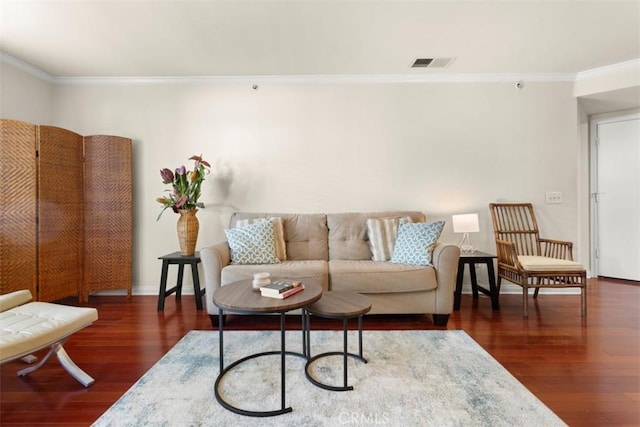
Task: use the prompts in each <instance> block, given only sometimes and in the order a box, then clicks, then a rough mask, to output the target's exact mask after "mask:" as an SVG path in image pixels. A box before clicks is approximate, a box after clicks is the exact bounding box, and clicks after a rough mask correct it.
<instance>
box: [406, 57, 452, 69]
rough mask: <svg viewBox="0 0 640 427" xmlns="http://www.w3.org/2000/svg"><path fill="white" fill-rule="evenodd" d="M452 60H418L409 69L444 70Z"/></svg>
mask: <svg viewBox="0 0 640 427" xmlns="http://www.w3.org/2000/svg"><path fill="white" fill-rule="evenodd" d="M453 60H454V58H418V59H416V60H415V61H414V62H413V64H412V65H411V68H445V67H448V66H449V64H451V63H452V62H453Z"/></svg>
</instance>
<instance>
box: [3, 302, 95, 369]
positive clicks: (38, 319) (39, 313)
mask: <svg viewBox="0 0 640 427" xmlns="http://www.w3.org/2000/svg"><path fill="white" fill-rule="evenodd" d="M97 319H98V311H97V310H96V309H95V308H90V307H71V306H66V305H59V304H52V303H47V302H30V303H28V304H24V305H21V306H18V307H13V308H11V309H10V310H6V311H3V312H1V313H0V363H4V362H8V361H10V360H14V359H18V358H20V357H23V356H26V355H27V354H30V353H32V352H34V351H37V350H39V349H41V348H44V347H48V346H50V345H51V344H53V343H55V342H57V341H59V340H61V339H63V338H65V337H67V336H69V335H71V334H73V333H74V332H76V331H78V330H80V329H82V328H84V327H86V326H89V325H90V324H91V323H93V322H94V321H95V320H97Z"/></svg>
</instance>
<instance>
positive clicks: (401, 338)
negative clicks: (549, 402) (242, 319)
mask: <svg viewBox="0 0 640 427" xmlns="http://www.w3.org/2000/svg"><path fill="white" fill-rule="evenodd" d="M286 334H287V335H286V343H287V350H291V351H301V347H302V344H301V333H300V331H290V332H287V333H286ZM363 341H364V357H365V358H367V359H368V361H369V362H368V363H366V364H365V363H362V362H360V361H357V360H356V359H352V358H349V363H348V376H349V384H350V385H352V386H353V387H354V390H352V391H344V392H337V391H328V390H324V389H322V388H319V387H317V386H315V385H313V384H311V383H310V382H309V381H308V380H307V378H306V377H305V374H304V364H305V361H304V359H303V358H301V357H297V356H287V357H286V402H287V405H290V406H292V407H293V411H292V412H290V413H288V414H284V415H280V416H276V417H266V418H251V417H247V416H243V415H238V414H235V413H233V412H230V411H228V410H226V409H224V408H223V407H222V406H220V404H218V402H217V401H216V399H215V394H214V383H215V380H216V377H217V374H218V368H219V359H218V333H217V332H214V331H191V332H189V333H188V334H187V335H185V336H184V337H183V338H182V340H180V341H179V342H178V343H177V344H176V345H175V346H174V347H173V348H172V349H171V350H170V351H169V352H168V353H167V354H166V355H165V356H164V357H163V358H162V359H161V360H160V361H158V363H156V365H154V366H153V367H152V368H151V369H150V370H149V371H148V372H147V373H146V374H145V375H144V376H143V377H142V378H141V379H140V380H139V381H138V382H137V383H136V384H134V385H133V386H132V387H131V388H130V389H129V390H128V391H127V392H126V393H125V394H124V395H123V396H122V397H121V398H120V399H119V400H118V401H117V402H116V403H115V404H114V405H113V406H112V407H111V408H109V409H108V410H107V412H105V413H104V414H103V415H102V416H101V417H100V418H99V419H98V420H97V421H96V422H95V424H94V426H118V427H121V426H142V425H144V426H332V427H333V426H340V425H386V426H492V427H495V426H547V427H549V426H560V425H562V426H563V425H565V424H564V423H563V422H562V420H561V419H560V418H558V417H557V416H556V415H555V414H554V413H553V412H552V411H551V410H550V409H549V408H547V407H546V406H545V405H544V404H543V403H542V402H540V400H538V399H537V398H536V397H535V396H534V395H533V394H532V393H531V392H529V391H528V390H527V389H526V388H525V387H524V386H523V385H522V384H521V383H520V382H518V380H516V379H515V378H514V377H513V376H512V375H511V374H510V373H509V372H508V371H506V370H505V369H504V368H503V367H502V366H501V365H500V364H499V363H498V362H497V361H496V360H495V359H493V358H492V357H491V356H490V355H489V354H488V353H487V352H486V351H485V350H484V349H482V347H480V345H478V344H477V343H476V342H475V341H474V340H473V339H471V338H470V337H469V336H468V335H467V334H466V333H465V332H463V331H364V332H363ZM357 343H358V339H357V332H355V331H353V332H352V331H350V332H349V351H352V352H354V353H357ZM279 345H280V339H279V332H274V331H229V332H225V336H224V348H225V353H224V358H225V366H227V365H229V364H230V363H231V362H232V361H234V360H236V359H239V358H241V357H244V356H247V355H249V354H252V353H257V352H262V351H272V350H278V349H279ZM341 349H342V332H341V331H312V333H311V350H312V354H318V353H321V352H327V351H335V350H341ZM279 368H280V357H279V356H264V357H258V358H255V359H250V360H248V361H246V362H244V363H242V364H240V365H238V366H237V367H236V368H234V369H233V370H232V371H231V372H229V373H228V374H227V375H226V376H225V377H224V379H223V381H222V383H221V394H222V395H223V396H224V397H225V399H226V400H227V401H228V402H229V403H231V404H232V405H234V406H237V407H241V408H242V409H247V410H274V409H278V408H280V369H279ZM312 374H313V375H314V376H315V377H316V378H317V379H318V380H320V381H323V382H325V383H327V384H331V385H342V384H341V382H342V378H343V377H342V358H341V357H340V356H329V357H326V358H322V359H318V360H317V361H316V362H314V364H313V365H312Z"/></svg>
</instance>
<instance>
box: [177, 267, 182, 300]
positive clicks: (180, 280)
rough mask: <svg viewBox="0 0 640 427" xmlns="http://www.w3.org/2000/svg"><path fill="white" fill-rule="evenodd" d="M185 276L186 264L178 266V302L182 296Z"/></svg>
mask: <svg viewBox="0 0 640 427" xmlns="http://www.w3.org/2000/svg"><path fill="white" fill-rule="evenodd" d="M183 274H184V264H178V280H177V282H176V301H178V300H179V299H180V297H181V296H182V276H183Z"/></svg>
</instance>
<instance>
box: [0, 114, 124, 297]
mask: <svg viewBox="0 0 640 427" xmlns="http://www.w3.org/2000/svg"><path fill="white" fill-rule="evenodd" d="M83 151H84V158H83ZM0 166H1V168H0V171H1V176H2V185H0V197H1V199H0V203H1V205H0V212H1V214H0V215H1V217H0V220H1V221H0V294H4V293H7V292H11V291H14V290H18V289H29V290H31V293H32V294H33V296H34V298H35V299H37V300H39V301H55V300H58V299H61V298H64V297H68V296H74V295H78V297H79V299H80V301H81V302H83V301H86V300H87V299H88V295H89V292H91V291H96V290H102V289H126V290H127V295H128V296H131V287H132V283H131V280H132V277H131V276H132V273H131V271H132V268H131V266H132V261H131V256H132V234H133V230H132V209H131V206H132V196H131V194H132V179H131V178H132V177H131V140H130V139H127V138H120V137H112V136H91V137H87V138H83V137H82V136H81V135H78V134H76V133H74V132H71V131H68V130H66V129H61V128H56V127H51V126H35V125H32V124H30V123H25V122H19V121H15V120H5V119H0Z"/></svg>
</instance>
